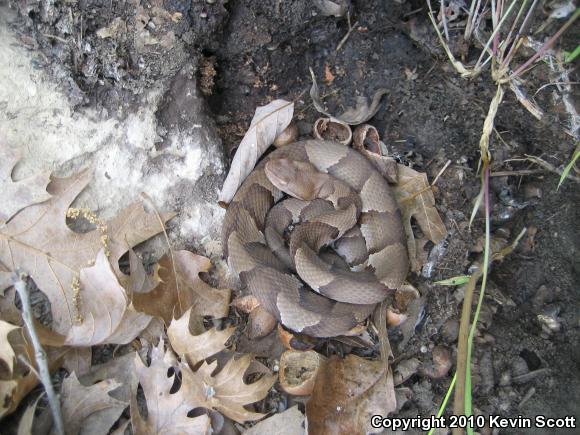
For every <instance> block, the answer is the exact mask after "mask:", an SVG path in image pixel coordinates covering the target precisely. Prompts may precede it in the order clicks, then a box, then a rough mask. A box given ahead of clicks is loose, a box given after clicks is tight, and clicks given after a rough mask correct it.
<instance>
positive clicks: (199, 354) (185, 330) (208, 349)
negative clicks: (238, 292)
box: [167, 308, 236, 367]
mask: <svg viewBox="0 0 580 435" xmlns="http://www.w3.org/2000/svg"><path fill="white" fill-rule="evenodd" d="M191 311H192V310H191V308H190V309H189V310H187V311H186V313H185V314H184V315H183V316H181V318H179V319H173V320H172V321H171V325H169V328H167V336H168V337H169V342H170V343H171V347H172V348H173V350H174V351H175V352H177V354H178V355H179V356H180V357H181V358H182V359H185V360H186V361H187V362H188V363H189V365H190V366H191V367H193V366H195V364H197V363H198V362H200V361H202V360H204V359H206V358H209V357H210V356H212V355H215V354H216V353H218V352H220V351H222V350H224V349H225V344H226V342H227V341H228V340H229V338H230V337H231V336H232V334H233V333H234V331H235V330H236V328H235V327H234V326H231V327H229V328H226V329H224V330H223V331H218V330H217V329H216V328H212V329H210V330H208V331H205V332H203V333H202V334H199V335H193V334H192V333H191V331H190V329H189V322H190V318H191Z"/></svg>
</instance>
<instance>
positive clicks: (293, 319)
mask: <svg viewBox="0 0 580 435" xmlns="http://www.w3.org/2000/svg"><path fill="white" fill-rule="evenodd" d="M281 189H283V190H281ZM285 193H287V194H289V195H291V196H292V197H293V198H291V199H285V196H286V195H285ZM283 199H285V200H283ZM282 200H283V201H282ZM289 228H290V229H289ZM222 231H223V232H222V240H223V246H224V254H225V256H226V258H227V261H228V263H229V265H230V267H232V268H233V270H234V271H235V272H236V273H238V274H239V276H240V279H241V281H242V283H243V284H244V285H245V286H247V287H248V288H249V290H250V291H251V293H252V294H253V295H254V296H256V298H257V299H258V300H259V302H260V304H261V305H262V306H263V307H264V308H265V309H266V310H267V311H269V312H270V313H271V314H272V315H274V316H275V317H276V318H277V319H278V320H279V321H280V322H281V323H282V324H284V325H285V326H287V327H288V328H290V329H293V330H295V331H298V332H302V333H305V334H308V335H312V336H316V337H331V336H336V335H341V334H346V333H348V332H349V331H350V330H351V329H352V328H353V327H355V326H357V325H358V324H359V323H361V322H362V321H364V320H365V319H366V318H367V317H368V316H369V314H370V313H371V312H372V311H373V309H374V307H375V306H376V304H377V303H379V302H381V301H383V300H385V299H386V298H387V297H389V296H390V295H391V294H392V293H393V290H394V289H396V288H398V287H399V286H400V285H401V284H402V282H403V280H404V278H405V277H406V275H407V272H408V267H409V260H408V254H407V248H406V241H405V235H404V232H403V225H402V221H401V213H400V211H399V208H398V206H397V203H396V201H395V198H394V195H393V193H392V191H391V189H390V187H389V185H388V183H387V182H386V181H385V179H384V178H383V177H382V176H381V174H380V173H379V172H378V171H377V170H376V169H375V168H374V166H373V165H372V164H371V163H370V162H369V161H368V160H367V159H366V158H365V157H364V156H362V155H361V154H360V153H358V152H357V151H355V150H353V149H351V148H348V147H345V146H344V145H341V144H337V143H335V142H328V141H320V140H307V141H302V142H296V143H293V144H290V145H287V146H285V147H283V148H280V149H278V150H276V151H274V152H272V153H271V154H270V155H268V156H267V157H266V158H264V159H263V160H262V161H261V162H260V163H259V164H258V165H257V166H256V168H255V169H254V171H253V172H252V173H251V174H250V175H249V176H248V177H247V178H246V180H245V181H244V183H243V184H242V186H241V187H240V188H239V190H238V192H237V193H236V195H235V196H234V198H233V200H232V202H231V203H230V205H229V207H228V209H227V211H226V216H225V218H224V224H223V228H222ZM331 248H332V249H331Z"/></svg>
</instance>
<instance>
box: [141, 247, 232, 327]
mask: <svg viewBox="0 0 580 435" xmlns="http://www.w3.org/2000/svg"><path fill="white" fill-rule="evenodd" d="M174 266H175V268H174ZM210 267H211V262H210V261H209V259H208V258H206V257H203V256H201V255H196V254H194V253H192V252H189V251H175V252H173V261H171V254H167V255H164V256H163V257H162V258H161V260H159V269H158V270H157V274H158V275H159V279H160V282H159V284H158V285H157V286H156V287H155V288H154V289H153V290H152V291H150V292H148V293H134V294H133V304H134V306H135V308H136V309H137V310H138V311H142V312H144V313H147V314H150V315H152V316H156V317H161V318H162V319H163V321H164V322H165V324H166V325H169V324H170V322H171V320H172V319H173V317H176V318H177V317H181V316H182V315H183V314H184V313H185V312H186V311H187V310H188V309H189V308H190V307H193V309H192V313H193V314H195V315H200V316H211V317H215V318H223V317H227V315H228V311H229V303H230V298H231V295H232V291H231V290H229V289H215V288H213V287H211V286H210V285H209V284H207V283H206V282H205V281H203V280H202V279H201V278H200V277H199V274H200V273H202V272H207V271H208V270H209V269H210Z"/></svg>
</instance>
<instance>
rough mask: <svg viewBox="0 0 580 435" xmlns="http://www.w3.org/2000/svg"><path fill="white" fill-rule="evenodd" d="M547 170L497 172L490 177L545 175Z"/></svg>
mask: <svg viewBox="0 0 580 435" xmlns="http://www.w3.org/2000/svg"><path fill="white" fill-rule="evenodd" d="M544 172H546V170H545V169H521V170H519V171H497V172H493V173H491V174H490V177H512V176H514V177H521V176H523V175H536V174H543V173H544Z"/></svg>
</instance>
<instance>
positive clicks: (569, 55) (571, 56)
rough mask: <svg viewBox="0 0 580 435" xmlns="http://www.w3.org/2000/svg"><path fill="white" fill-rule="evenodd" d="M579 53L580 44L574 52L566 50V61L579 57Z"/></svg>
mask: <svg viewBox="0 0 580 435" xmlns="http://www.w3.org/2000/svg"><path fill="white" fill-rule="evenodd" d="M578 55H580V44H578V45H577V46H576V48H575V49H574V51H572V52H569V51H565V52H564V63H570V62H572V61H573V60H574V59H576V58H577V57H578Z"/></svg>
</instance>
